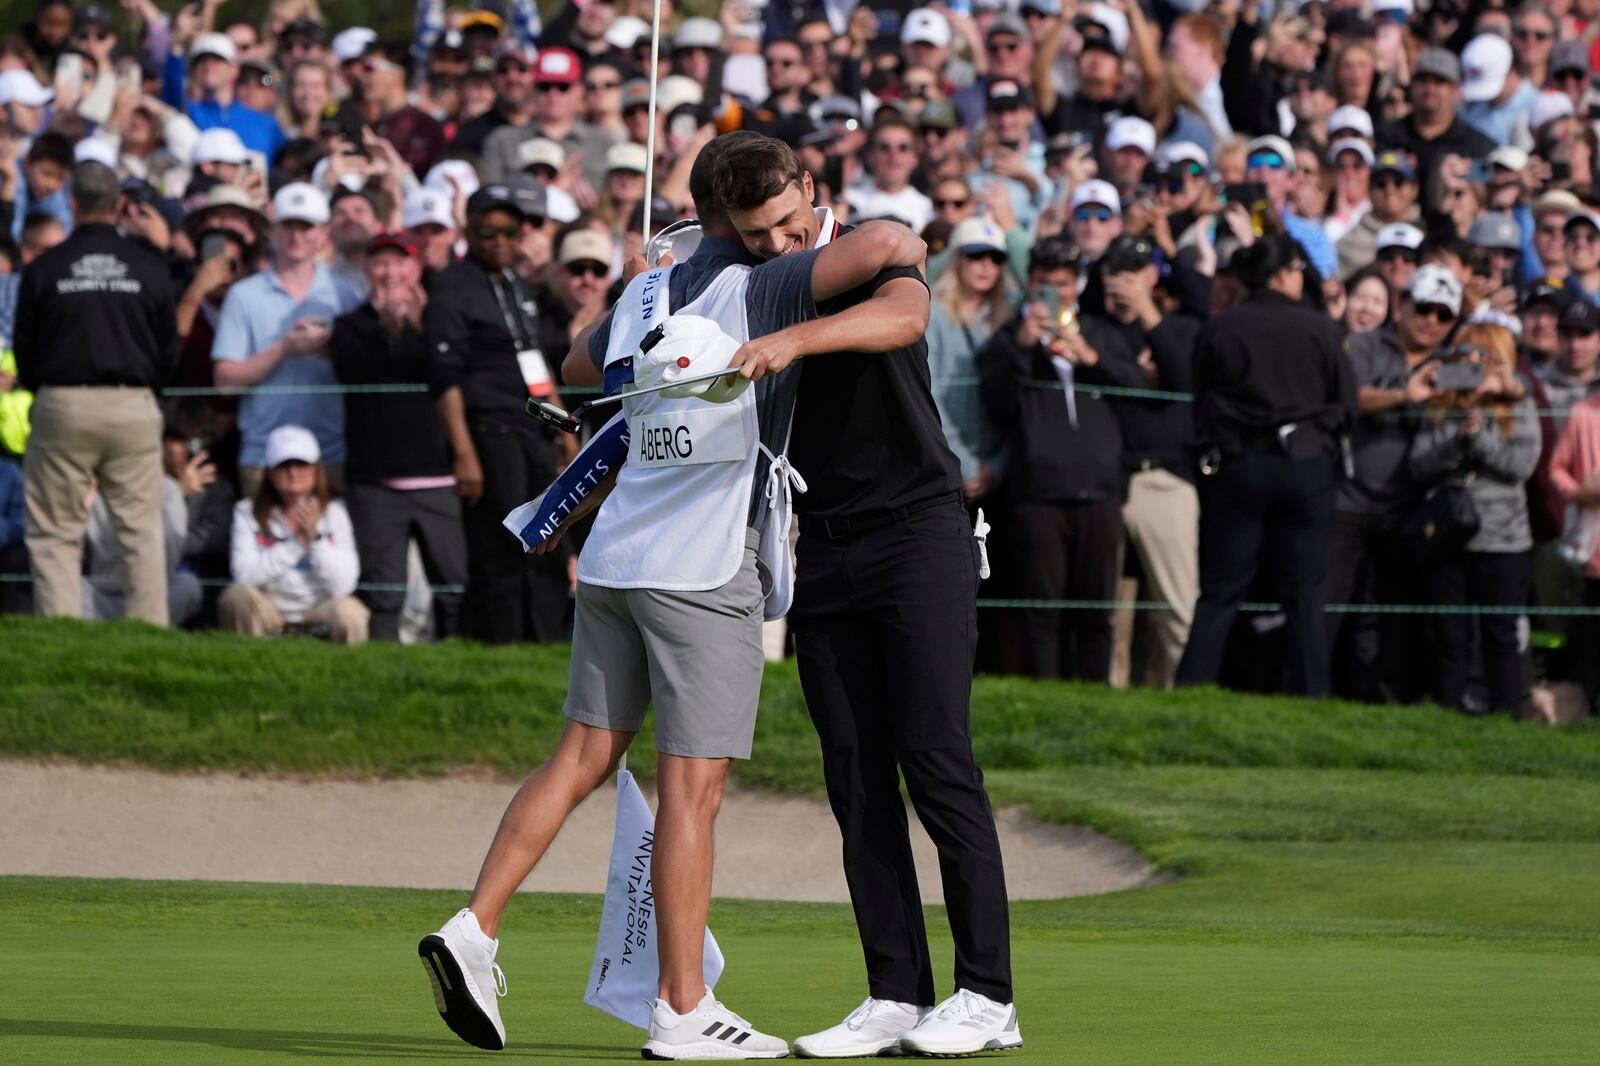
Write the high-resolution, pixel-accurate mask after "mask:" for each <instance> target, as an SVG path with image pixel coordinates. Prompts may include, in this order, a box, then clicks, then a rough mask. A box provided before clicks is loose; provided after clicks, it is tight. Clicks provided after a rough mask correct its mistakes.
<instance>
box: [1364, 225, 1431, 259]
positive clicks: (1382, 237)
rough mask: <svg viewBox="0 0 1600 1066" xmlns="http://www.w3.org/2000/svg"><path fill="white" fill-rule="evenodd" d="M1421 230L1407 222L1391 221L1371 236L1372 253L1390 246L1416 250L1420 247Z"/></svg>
mask: <svg viewBox="0 0 1600 1066" xmlns="http://www.w3.org/2000/svg"><path fill="white" fill-rule="evenodd" d="M1422 236H1423V234H1422V231H1421V230H1420V229H1418V228H1417V227H1415V226H1413V225H1412V224H1411V223H1409V222H1391V223H1389V224H1388V225H1387V226H1383V227H1381V228H1380V229H1379V230H1378V232H1377V233H1376V234H1374V235H1373V238H1372V250H1373V252H1374V253H1378V252H1383V251H1386V250H1388V249H1390V248H1408V249H1410V250H1411V251H1413V252H1414V251H1416V250H1417V249H1418V248H1420V247H1422Z"/></svg>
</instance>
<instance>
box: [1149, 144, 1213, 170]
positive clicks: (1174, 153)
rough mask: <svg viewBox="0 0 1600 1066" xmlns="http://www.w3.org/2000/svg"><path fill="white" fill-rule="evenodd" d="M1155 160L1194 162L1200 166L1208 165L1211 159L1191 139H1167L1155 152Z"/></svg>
mask: <svg viewBox="0 0 1600 1066" xmlns="http://www.w3.org/2000/svg"><path fill="white" fill-rule="evenodd" d="M1156 162H1158V163H1166V164H1168V165H1171V164H1173V163H1194V164H1195V165H1197V166H1200V167H1202V168H1203V167H1209V166H1210V165H1211V160H1210V158H1209V157H1207V155H1206V150H1205V149H1204V148H1202V147H1200V146H1199V145H1198V144H1195V143H1194V142H1193V141H1168V142H1167V143H1166V144H1163V145H1162V146H1161V147H1160V149H1159V150H1157V152H1156Z"/></svg>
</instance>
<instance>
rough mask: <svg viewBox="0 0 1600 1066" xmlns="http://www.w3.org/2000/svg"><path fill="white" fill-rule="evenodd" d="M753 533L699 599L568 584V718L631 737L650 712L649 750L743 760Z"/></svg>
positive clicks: (751, 665)
mask: <svg viewBox="0 0 1600 1066" xmlns="http://www.w3.org/2000/svg"><path fill="white" fill-rule="evenodd" d="M756 539H757V537H756V531H755V530H753V529H752V530H747V531H746V533H745V549H744V560H743V561H742V562H741V563H740V565H739V572H738V573H737V574H735V575H734V576H733V578H732V580H730V581H729V582H728V583H727V584H725V585H722V586H720V587H719V588H714V589H710V590H708V591H706V592H665V591H662V590H660V589H613V588H605V587H604V586H601V585H589V584H585V583H583V582H579V584H578V612H577V622H576V625H575V627H574V630H573V635H572V674H571V677H570V679H569V680H568V683H567V704H566V707H565V708H564V709H565V712H566V715H567V717H568V718H570V719H572V720H573V721H574V722H582V723H583V724H584V725H591V726H595V727H597V728H600V729H611V730H615V731H617V732H619V733H637V732H638V731H639V727H640V726H641V725H643V724H644V712H645V707H646V705H648V704H649V703H650V701H651V699H652V697H653V698H654V700H655V707H656V750H657V751H660V752H663V753H665V754H667V755H681V756H685V757H687V758H696V759H727V758H733V759H748V758H749V757H750V742H751V739H752V738H753V737H754V735H755V729H756V704H757V703H758V702H759V700H760V697H761V671H762V669H763V667H764V665H765V660H764V659H763V657H762V653H761V621H762V605H763V603H764V602H765V595H766V593H765V589H766V579H765V578H764V575H763V574H762V573H761V569H762V567H761V564H760V563H758V562H757V561H756Z"/></svg>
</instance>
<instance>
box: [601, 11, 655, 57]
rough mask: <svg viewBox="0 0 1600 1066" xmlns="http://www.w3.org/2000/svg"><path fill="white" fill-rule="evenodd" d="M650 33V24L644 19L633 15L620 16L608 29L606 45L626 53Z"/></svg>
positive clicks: (613, 20)
mask: <svg viewBox="0 0 1600 1066" xmlns="http://www.w3.org/2000/svg"><path fill="white" fill-rule="evenodd" d="M649 32H650V24H649V23H648V22H646V21H645V20H644V19H642V18H635V17H634V16H632V15H618V16H617V17H616V18H614V19H612V20H611V25H610V26H608V27H607V28H606V44H609V45H610V46H611V47H612V48H615V49H617V50H618V51H622V52H626V51H627V50H628V49H630V48H632V47H633V46H634V45H635V44H637V43H638V41H639V38H641V37H643V36H644V35H645V34H647V33H649Z"/></svg>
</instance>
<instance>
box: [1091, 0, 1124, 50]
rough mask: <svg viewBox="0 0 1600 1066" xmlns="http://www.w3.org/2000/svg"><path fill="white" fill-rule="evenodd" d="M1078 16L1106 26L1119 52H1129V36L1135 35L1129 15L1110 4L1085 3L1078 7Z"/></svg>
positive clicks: (1108, 34)
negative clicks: (1130, 25) (1130, 26)
mask: <svg viewBox="0 0 1600 1066" xmlns="http://www.w3.org/2000/svg"><path fill="white" fill-rule="evenodd" d="M1078 18H1081V19H1088V20H1089V21H1090V22H1093V23H1095V24H1096V25H1099V26H1104V27H1105V30H1106V34H1107V36H1109V37H1110V38H1111V46H1112V47H1113V48H1115V49H1116V50H1117V51H1118V52H1119V53H1125V52H1127V50H1128V38H1130V37H1132V36H1133V31H1132V30H1131V29H1130V28H1129V26H1128V16H1127V15H1124V14H1123V13H1122V12H1120V11H1118V10H1117V9H1116V8H1114V7H1111V6H1110V5H1108V4H1084V5H1083V6H1082V7H1080V8H1079V9H1078Z"/></svg>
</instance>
